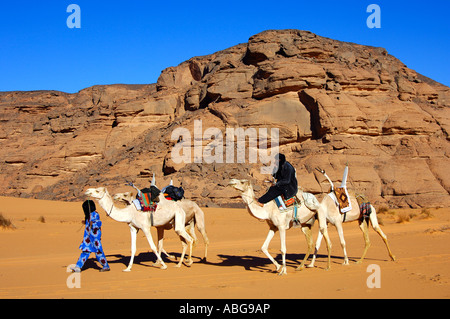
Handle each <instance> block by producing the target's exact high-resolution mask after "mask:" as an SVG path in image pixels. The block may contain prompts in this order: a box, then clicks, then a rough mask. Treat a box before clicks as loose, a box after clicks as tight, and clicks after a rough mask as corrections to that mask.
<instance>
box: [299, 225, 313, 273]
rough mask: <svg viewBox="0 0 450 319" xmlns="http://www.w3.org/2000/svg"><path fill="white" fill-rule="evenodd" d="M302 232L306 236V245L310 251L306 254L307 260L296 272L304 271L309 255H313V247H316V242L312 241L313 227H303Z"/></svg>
mask: <svg viewBox="0 0 450 319" xmlns="http://www.w3.org/2000/svg"><path fill="white" fill-rule="evenodd" d="M302 232H303V233H304V234H305V237H306V243H307V244H308V250H307V252H306V254H305V258H303V261H302V263H301V264H300V266H298V267H297V269H296V270H302V269H304V268H305V263H306V261H307V260H308V257H309V255H310V254H311V252H312V250H313V247H314V242H313V239H312V232H311V227H310V226H305V227H302Z"/></svg>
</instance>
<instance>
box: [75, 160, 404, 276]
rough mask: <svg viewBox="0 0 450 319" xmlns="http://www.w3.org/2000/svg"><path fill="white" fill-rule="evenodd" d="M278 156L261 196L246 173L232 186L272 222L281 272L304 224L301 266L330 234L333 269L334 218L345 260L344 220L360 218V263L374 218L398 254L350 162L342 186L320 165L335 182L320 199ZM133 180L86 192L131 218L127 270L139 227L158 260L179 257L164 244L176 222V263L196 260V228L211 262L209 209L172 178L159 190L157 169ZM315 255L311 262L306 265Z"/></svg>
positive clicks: (121, 218) (114, 213)
mask: <svg viewBox="0 0 450 319" xmlns="http://www.w3.org/2000/svg"><path fill="white" fill-rule="evenodd" d="M276 160H277V162H276V166H275V167H276V168H275V173H274V174H273V178H274V180H273V181H272V183H273V184H272V185H271V186H270V187H269V189H268V190H267V192H266V193H265V194H264V195H263V196H262V197H260V198H257V197H256V196H255V193H254V191H253V187H252V184H251V183H250V181H248V180H245V179H242V180H239V179H232V180H230V181H229V183H228V186H230V187H231V188H233V189H235V190H237V191H238V192H239V193H240V195H241V198H242V200H243V202H244V204H245V205H246V208H247V211H248V212H249V213H250V215H251V216H253V217H254V218H256V219H258V220H260V221H266V222H267V225H268V226H269V232H268V234H267V237H266V239H265V241H264V243H263V245H262V247H261V250H262V252H263V253H264V254H265V255H266V256H267V257H268V258H269V259H270V261H271V262H272V263H273V264H274V265H275V267H276V272H277V273H278V274H279V275H286V274H287V269H286V231H287V230H289V229H292V228H300V229H301V231H302V232H303V234H304V235H305V239H306V243H307V251H306V253H305V255H304V258H303V260H302V261H301V263H300V265H299V266H298V267H297V269H296V270H302V269H304V268H305V267H306V268H312V267H314V265H315V261H316V258H317V253H318V250H319V248H320V245H321V241H322V239H323V238H324V239H325V242H326V247H327V252H328V256H327V263H326V265H327V266H326V268H325V269H326V270H328V269H330V267H331V241H330V237H329V235H328V230H327V224H328V223H331V224H332V225H334V226H335V227H336V229H337V232H338V235H339V239H340V244H341V247H342V250H343V254H344V263H343V264H344V265H348V264H349V259H348V255H347V251H346V244H345V239H344V231H343V227H342V224H343V223H344V222H352V221H358V224H359V227H360V229H361V231H362V232H363V237H364V251H363V254H362V256H361V258H360V259H359V261H358V263H361V262H362V261H363V260H364V258H365V256H366V254H367V250H368V249H369V247H370V240H369V236H368V228H369V223H370V224H371V225H372V227H373V229H374V230H375V231H376V232H377V233H378V234H379V235H380V237H381V238H382V240H383V242H384V243H385V245H386V248H387V251H388V254H389V257H390V258H391V259H392V260H395V256H394V255H393V254H392V252H391V249H390V247H389V244H388V240H387V237H386V235H385V234H384V233H383V231H382V230H381V228H380V225H379V223H378V220H377V216H376V210H375V208H374V207H373V205H371V204H370V203H369V202H368V201H367V200H366V199H365V197H364V196H363V195H357V196H355V195H354V194H350V192H349V191H348V189H347V186H346V181H347V175H348V164H347V165H346V167H345V170H344V176H343V179H342V182H341V186H340V187H335V186H334V184H333V182H332V180H331V179H330V178H329V177H328V175H327V174H326V172H325V171H324V170H322V169H320V168H317V170H318V171H319V172H320V173H322V174H323V176H324V177H325V178H326V179H327V180H328V182H329V183H330V186H331V191H330V192H329V193H328V194H326V195H325V196H324V198H323V199H322V201H321V202H319V201H318V200H317V198H316V197H315V195H313V194H311V193H307V192H303V191H302V189H301V188H300V187H298V185H297V177H296V172H295V169H294V168H293V167H292V165H291V164H290V163H289V162H288V161H286V158H285V156H284V155H283V154H278V155H277V156H276ZM127 185H128V186H130V187H133V188H134V189H135V190H136V191H137V194H135V193H133V192H126V193H119V194H114V195H113V196H111V195H110V194H109V192H108V190H107V189H106V188H105V187H98V188H89V189H88V190H87V191H86V192H85V195H86V196H88V197H90V198H93V199H94V200H96V201H97V202H98V204H99V205H100V206H101V207H102V208H103V210H104V211H105V212H106V215H107V216H108V217H110V218H112V219H114V220H115V221H118V222H121V223H126V224H128V226H129V228H130V232H131V257H130V261H129V264H128V267H127V268H126V269H124V271H131V268H132V266H133V261H134V256H135V254H136V235H137V233H138V232H139V230H142V231H143V233H144V235H145V237H146V238H147V240H148V243H149V245H150V248H151V250H152V251H153V252H154V253H155V255H156V258H157V261H156V263H155V265H156V266H158V267H160V269H166V268H167V265H166V263H165V262H164V261H163V259H162V258H161V256H163V255H164V256H166V257H167V258H168V259H170V260H175V256H173V255H169V254H168V253H167V252H166V251H165V250H164V246H163V240H164V231H165V230H170V229H172V228H173V229H174V230H175V232H176V234H177V235H178V236H179V239H180V241H181V248H182V253H181V257H180V260H179V261H178V263H176V266H175V267H181V266H182V265H183V263H184V264H185V265H186V266H191V265H192V264H193V260H192V248H193V245H195V244H196V242H197V236H196V233H195V229H197V230H198V231H199V232H200V234H201V235H202V237H203V241H204V244H205V251H204V257H203V258H202V259H201V262H206V260H207V251H208V245H209V239H208V236H207V234H206V227H205V226H206V223H205V214H204V212H203V210H202V209H201V208H200V207H199V206H198V205H197V204H196V203H195V202H194V201H191V200H188V199H186V198H184V190H183V188H181V187H179V188H178V187H175V186H173V183H172V181H171V182H170V185H168V186H166V187H164V188H163V189H162V190H159V189H158V188H157V187H156V182H155V175H153V180H152V182H151V186H150V188H145V189H142V190H141V189H139V188H138V187H136V186H135V185H134V184H133V183H127ZM116 202H120V203H121V204H122V205H121V207H122V206H124V205H125V206H124V207H123V208H120V207H117V206H116ZM316 220H317V221H318V224H319V233H318V237H317V240H316V243H315V246H314V242H313V236H312V227H313V226H314V224H315V221H316ZM87 221H88V220H87ZM86 224H88V223H86ZM151 227H156V229H157V236H158V246H156V245H155V243H154V241H153V238H152V235H151V232H150V229H151ZM86 229H87V230H88V226H86ZM276 232H279V234H280V239H281V256H282V264H281V265H280V264H279V263H278V262H277V261H276V260H275V259H274V258H273V257H272V256H271V255H270V253H269V251H268V248H269V244H270V242H271V240H272V238H273V237H274V235H275V233H276ZM311 255H312V259H311V262H310V263H309V264H308V265H306V262H307V260H308V258H309V257H310V256H311ZM108 270H109V269H108ZM78 271H80V269H78Z"/></svg>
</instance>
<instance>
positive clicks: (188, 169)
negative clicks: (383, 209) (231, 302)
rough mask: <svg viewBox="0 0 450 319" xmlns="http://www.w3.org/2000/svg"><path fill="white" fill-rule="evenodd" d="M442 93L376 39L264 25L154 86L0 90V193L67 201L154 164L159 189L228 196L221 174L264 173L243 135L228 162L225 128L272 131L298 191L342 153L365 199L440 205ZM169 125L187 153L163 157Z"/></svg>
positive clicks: (313, 185)
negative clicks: (373, 42)
mask: <svg viewBox="0 0 450 319" xmlns="http://www.w3.org/2000/svg"><path fill="white" fill-rule="evenodd" d="M449 101H450V89H449V88H448V87H446V86H444V85H442V84H439V83H437V82H435V81H433V80H431V79H428V78H426V77H424V76H422V75H420V74H418V73H416V72H415V71H413V70H411V69H408V68H407V67H406V66H405V65H404V64H403V63H402V62H401V61H399V60H397V59H396V58H395V57H393V56H391V55H389V54H388V53H387V51H386V50H385V49H383V48H374V47H368V46H363V45H357V44H353V43H344V42H340V41H337V40H332V39H327V38H323V37H320V36H317V35H315V34H313V33H311V32H307V31H299V30H270V31H265V32H262V33H260V34H257V35H255V36H253V37H251V38H250V39H249V42H248V43H244V44H239V45H237V46H234V47H232V48H229V49H226V50H223V51H220V52H216V53H214V54H211V55H208V56H203V57H194V58H192V59H190V60H189V61H186V62H183V63H181V64H180V65H179V66H176V67H170V68H167V69H165V70H163V71H162V73H161V76H160V78H159V79H158V82H157V83H156V84H150V85H111V86H94V87H91V88H87V89H84V90H82V91H80V92H78V93H76V94H67V93H63V92H56V91H36V92H3V93H0V123H1V126H0V145H1V147H2V153H1V156H0V161H1V162H2V163H3V164H2V166H1V169H0V174H1V176H2V179H3V183H2V184H1V185H0V194H2V195H9V196H24V197H31V196H33V197H36V198H46V199H64V200H72V199H79V198H81V197H82V196H83V195H82V193H83V190H84V188H86V186H88V185H89V186H96V185H105V186H108V187H109V188H111V190H113V189H115V190H117V191H119V190H122V189H124V186H123V184H124V181H125V180H129V179H132V180H134V181H135V182H136V184H137V185H142V187H144V186H146V185H147V184H148V180H149V178H151V176H152V175H153V173H155V174H156V176H157V181H158V184H159V185H160V186H161V187H162V186H164V185H165V183H168V182H169V180H170V179H173V180H174V183H175V184H180V183H182V184H183V186H184V188H185V189H186V195H187V196H188V197H189V198H192V199H195V200H197V201H198V202H199V203H201V204H209V205H213V204H214V205H217V204H219V205H223V204H227V205H239V203H240V202H241V200H240V198H238V195H237V193H235V192H234V191H232V190H231V189H229V188H227V187H226V185H227V183H228V180H229V179H230V178H250V179H251V180H252V181H253V183H254V185H255V191H256V192H257V193H260V194H262V193H263V192H264V190H265V188H266V187H267V184H264V183H263V180H264V179H265V178H267V175H263V174H261V172H260V169H259V168H260V167H261V163H260V162H258V163H251V161H250V159H249V156H250V155H249V152H248V143H249V141H250V139H252V138H254V137H248V138H247V140H248V143H247V145H246V146H247V152H246V155H245V156H246V157H245V161H244V163H238V161H237V159H236V156H237V155H236V150H237V149H236V148H237V145H231V147H229V148H227V146H226V145H225V142H226V141H227V134H228V135H230V134H231V133H230V132H233V131H230V130H229V129H238V128H242V129H243V130H247V129H254V130H255V132H257V134H259V132H260V131H259V129H267V131H268V132H270V129H273V128H277V129H278V130H279V142H280V150H281V151H282V152H284V153H285V154H286V156H287V158H288V160H289V161H290V162H291V163H292V164H293V165H294V166H295V167H296V169H297V176H298V180H299V184H300V185H301V186H302V187H303V188H304V189H305V190H307V191H311V192H314V193H316V194H321V193H322V192H324V191H327V190H328V185H327V183H326V182H325V181H324V179H323V178H322V177H321V176H320V175H318V174H317V172H316V171H315V170H314V168H315V167H317V166H320V167H322V168H324V169H325V170H327V172H328V174H329V176H330V177H331V178H332V179H333V180H335V181H336V182H339V181H340V179H341V178H342V173H343V169H344V166H345V164H346V163H348V164H349V165H350V180H349V184H348V186H349V187H350V188H352V189H354V190H355V191H357V192H364V193H366V194H367V195H368V197H369V198H370V199H371V201H372V202H374V203H376V204H380V205H390V206H412V207H418V206H419V207H424V206H449V205H450V196H449V191H450V174H449V173H448V170H447V168H448V167H449V161H450V160H449V154H450V147H449V145H450V144H449V143H450V137H449V132H450V111H449V106H450V103H449ZM199 120H201V132H200V135H199V134H198V132H196V130H195V125H196V124H195V123H199V122H198V121H199ZM177 128H183V129H185V132H189V141H186V142H189V143H190V145H191V146H192V147H191V148H190V151H191V161H190V162H188V163H185V162H177V163H175V162H174V160H173V158H172V156H171V155H172V153H171V152H172V151H173V149H174V146H175V144H176V143H177V142H179V141H177V140H172V133H173V132H174V131H175V130H176V129H177ZM209 128H212V130H211V131H207V130H208V129H209ZM211 132H212V133H211ZM247 132H250V131H247ZM210 133H211V134H210ZM269 135H270V133H269ZM228 137H230V136H228ZM260 137H261V136H260V135H258V138H259V141H260V140H261V139H260ZM216 139H217V140H216ZM214 140H216V144H217V143H218V142H221V143H223V152H224V153H223V155H222V158H223V161H222V162H221V161H217V160H216V161H213V162H212V163H208V162H205V161H200V162H198V163H197V162H196V161H195V155H196V154H195V151H194V145H197V146H198V145H201V147H202V150H208V147H209V148H211V143H212V142H213V141H214ZM267 140H268V141H270V136H267ZM194 141H196V142H194ZM216 144H213V145H216ZM269 147H270V143H269ZM215 150H216V151H218V150H220V149H215ZM231 150H233V152H234V155H233V156H234V157H233V158H234V160H233V163H227V161H226V156H227V154H226V152H227V151H228V152H229V151H231ZM197 155H198V154H197ZM200 155H202V154H200ZM219 155H220V154H219ZM212 156H216V157H215V158H216V159H217V158H219V157H220V156H219V157H217V156H218V155H217V154H215V153H214V154H212ZM125 189H126V188H125Z"/></svg>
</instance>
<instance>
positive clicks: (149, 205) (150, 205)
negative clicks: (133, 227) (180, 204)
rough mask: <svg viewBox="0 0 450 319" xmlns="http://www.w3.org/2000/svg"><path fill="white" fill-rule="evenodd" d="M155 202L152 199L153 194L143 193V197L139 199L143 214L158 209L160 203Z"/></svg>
mask: <svg viewBox="0 0 450 319" xmlns="http://www.w3.org/2000/svg"><path fill="white" fill-rule="evenodd" d="M153 196H154V194H153ZM153 200H154V198H152V193H151V192H145V193H144V192H142V197H140V198H139V202H140V204H141V209H142V211H143V212H154V211H155V210H156V208H158V203H157V202H154V201H153Z"/></svg>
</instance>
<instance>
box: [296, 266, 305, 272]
mask: <svg viewBox="0 0 450 319" xmlns="http://www.w3.org/2000/svg"><path fill="white" fill-rule="evenodd" d="M303 269H305V266H304V265H300V266H298V267H297V268H295V271H302V270H303Z"/></svg>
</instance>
